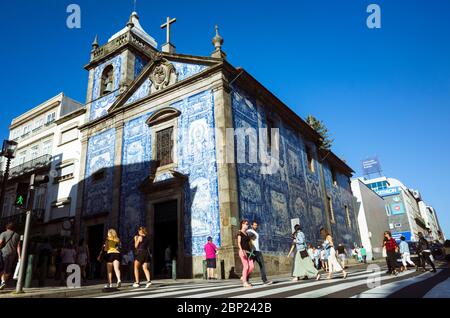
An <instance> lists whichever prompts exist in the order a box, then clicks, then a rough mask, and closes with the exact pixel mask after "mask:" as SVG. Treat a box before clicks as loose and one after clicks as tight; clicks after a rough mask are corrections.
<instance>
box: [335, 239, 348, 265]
mask: <svg viewBox="0 0 450 318" xmlns="http://www.w3.org/2000/svg"><path fill="white" fill-rule="evenodd" d="M337 252H338V257H339V259H340V260H341V265H342V268H344V269H345V261H346V260H347V250H346V248H345V245H344V244H342V243H339V245H338V247H337Z"/></svg>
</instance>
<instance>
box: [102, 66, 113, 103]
mask: <svg viewBox="0 0 450 318" xmlns="http://www.w3.org/2000/svg"><path fill="white" fill-rule="evenodd" d="M100 85H101V87H100V96H104V95H106V94H109V93H111V92H112V91H113V87H114V67H113V66H112V65H108V66H107V67H105V69H104V70H103V73H102V80H101V83H100Z"/></svg>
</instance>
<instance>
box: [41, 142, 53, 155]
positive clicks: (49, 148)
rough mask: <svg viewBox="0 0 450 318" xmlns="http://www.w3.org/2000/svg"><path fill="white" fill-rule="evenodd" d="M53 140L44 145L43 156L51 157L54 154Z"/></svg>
mask: <svg viewBox="0 0 450 318" xmlns="http://www.w3.org/2000/svg"><path fill="white" fill-rule="evenodd" d="M52 146H53V141H52V140H46V141H44V142H43V143H42V155H51V154H52Z"/></svg>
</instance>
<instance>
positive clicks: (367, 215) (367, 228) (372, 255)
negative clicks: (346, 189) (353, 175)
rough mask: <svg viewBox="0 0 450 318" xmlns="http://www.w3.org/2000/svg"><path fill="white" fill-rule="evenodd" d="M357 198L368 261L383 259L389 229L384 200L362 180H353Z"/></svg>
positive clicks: (360, 229) (360, 225) (359, 222)
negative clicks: (385, 238)
mask: <svg viewBox="0 0 450 318" xmlns="http://www.w3.org/2000/svg"><path fill="white" fill-rule="evenodd" d="M352 191H353V195H354V196H355V197H356V205H357V206H356V213H357V218H358V226H359V231H360V235H361V244H362V246H364V248H365V249H366V251H367V260H369V261H370V260H374V259H380V258H382V247H383V238H384V232H385V231H386V230H387V229H388V228H389V217H388V214H387V213H386V208H385V204H386V202H385V201H384V199H383V198H382V197H381V196H380V195H378V194H377V193H376V192H375V191H374V190H372V189H370V188H369V187H368V186H367V185H366V184H365V183H364V182H362V181H361V180H360V179H353V180H352Z"/></svg>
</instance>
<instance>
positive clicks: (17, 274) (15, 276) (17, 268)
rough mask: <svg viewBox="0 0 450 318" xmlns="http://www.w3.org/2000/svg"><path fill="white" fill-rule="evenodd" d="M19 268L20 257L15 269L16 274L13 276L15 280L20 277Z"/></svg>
mask: <svg viewBox="0 0 450 318" xmlns="http://www.w3.org/2000/svg"><path fill="white" fill-rule="evenodd" d="M19 269H20V259H19V260H18V261H17V265H16V269H15V270H14V276H13V279H14V280H18V279H19Z"/></svg>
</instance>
